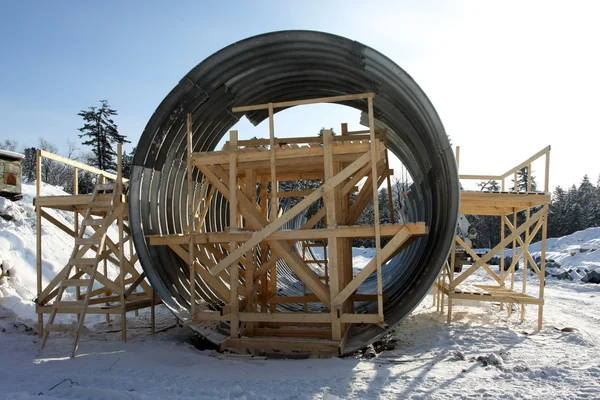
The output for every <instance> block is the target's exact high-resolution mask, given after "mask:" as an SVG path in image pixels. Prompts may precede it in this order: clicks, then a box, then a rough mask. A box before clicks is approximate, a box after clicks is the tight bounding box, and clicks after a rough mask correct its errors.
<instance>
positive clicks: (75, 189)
mask: <svg viewBox="0 0 600 400" xmlns="http://www.w3.org/2000/svg"><path fill="white" fill-rule="evenodd" d="M78 194H79V168H77V167H74V168H73V195H74V196H77V195H78ZM73 232H75V237H74V238H73V242H75V241H76V237H77V235H78V234H79V213H78V212H77V209H75V211H74V212H73ZM82 237H83V236H82ZM75 295H76V298H77V299H79V298H80V296H81V287H80V286H77V287H75ZM77 318H78V320H79V314H77Z"/></svg>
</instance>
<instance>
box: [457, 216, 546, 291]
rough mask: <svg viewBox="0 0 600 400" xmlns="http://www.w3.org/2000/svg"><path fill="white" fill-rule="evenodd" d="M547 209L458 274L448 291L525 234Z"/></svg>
mask: <svg viewBox="0 0 600 400" xmlns="http://www.w3.org/2000/svg"><path fill="white" fill-rule="evenodd" d="M547 209H548V206H547V205H545V206H544V207H542V208H541V209H540V210H539V211H538V212H537V213H535V214H534V215H533V216H532V217H531V218H530V219H529V220H527V221H525V223H524V224H523V225H521V226H519V228H518V229H517V230H516V231H513V232H512V233H511V234H510V235H508V236H507V237H505V238H504V240H503V241H501V242H500V243H498V244H497V245H496V247H494V248H493V249H492V250H490V251H489V252H488V253H486V254H485V255H484V256H483V257H481V258H480V259H479V260H477V262H475V264H473V265H471V266H470V267H469V268H468V269H467V270H466V271H464V272H463V273H462V274H460V276H459V277H458V278H456V279H454V280H453V281H452V284H451V285H450V290H454V289H456V287H457V286H458V285H460V284H461V283H462V282H463V281H464V280H465V279H467V278H468V277H469V276H470V275H471V274H472V273H473V272H475V271H477V269H478V268H480V267H481V266H482V265H483V264H484V263H486V262H488V261H489V260H490V259H491V258H492V257H493V256H494V254H497V253H498V252H499V251H500V250H502V249H503V248H504V247H505V246H506V245H508V244H509V243H510V242H512V241H513V240H515V237H516V236H519V235H521V234H522V233H523V232H525V231H526V230H527V229H529V228H530V227H531V226H532V225H533V224H535V223H536V222H537V221H539V220H540V218H542V215H543V214H544V212H546V210H547Z"/></svg>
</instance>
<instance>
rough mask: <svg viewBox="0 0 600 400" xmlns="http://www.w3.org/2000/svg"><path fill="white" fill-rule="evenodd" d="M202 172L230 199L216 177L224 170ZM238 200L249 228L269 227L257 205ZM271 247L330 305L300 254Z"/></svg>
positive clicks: (215, 168) (287, 247)
mask: <svg viewBox="0 0 600 400" xmlns="http://www.w3.org/2000/svg"><path fill="white" fill-rule="evenodd" d="M200 170H201V171H202V173H203V174H204V176H206V177H207V178H208V179H211V182H212V183H213V184H214V185H216V186H217V190H219V191H220V192H221V194H222V195H223V197H225V198H229V189H228V188H227V187H226V186H225V185H224V184H223V183H222V182H221V181H220V180H219V178H218V177H217V176H216V175H215V172H216V173H218V174H219V175H221V176H223V177H226V175H225V173H224V171H223V170H222V169H220V168H219V167H218V166H213V167H212V168H207V167H204V166H202V167H200ZM213 171H215V172H213ZM238 198H239V200H240V202H241V205H242V206H243V208H244V209H245V210H246V212H247V214H245V217H246V218H247V221H248V223H249V226H250V227H251V228H252V229H255V230H258V229H261V228H262V227H265V226H267V224H268V221H267V220H266V219H265V218H264V217H263V216H262V215H261V213H260V211H258V210H257V209H256V205H255V204H253V203H252V202H250V200H249V199H248V198H247V197H246V196H245V195H244V194H243V193H241V194H240V193H238ZM246 243H248V242H246ZM269 245H270V246H271V249H272V250H273V251H274V252H275V254H276V255H277V256H280V257H282V258H283V259H284V260H285V261H286V262H287V263H288V265H289V266H290V268H292V270H293V271H294V272H295V273H296V275H298V277H299V278H300V279H301V280H302V281H304V282H306V283H307V285H308V286H309V287H310V288H311V290H312V291H313V293H315V294H316V295H317V296H319V298H320V299H321V300H323V302H324V303H325V304H326V305H329V301H330V298H329V293H328V291H327V288H326V287H325V285H323V283H322V282H321V281H320V280H319V278H318V276H317V275H316V274H315V273H314V272H313V271H312V270H310V268H308V266H306V264H304V262H303V261H302V259H301V258H300V257H299V256H298V254H296V252H295V251H294V250H293V249H292V248H291V247H290V245H289V244H287V243H282V242H279V241H273V240H272V241H270V242H269Z"/></svg>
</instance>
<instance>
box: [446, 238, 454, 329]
mask: <svg viewBox="0 0 600 400" xmlns="http://www.w3.org/2000/svg"><path fill="white" fill-rule="evenodd" d="M450 258H451V259H452V260H454V259H456V245H454V246H452V249H451V250H450ZM446 265H447V266H448V287H451V286H452V281H453V280H454V266H452V268H450V265H449V264H448V263H446ZM446 322H447V323H450V322H452V297H450V293H448V319H447V320H446Z"/></svg>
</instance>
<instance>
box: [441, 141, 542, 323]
mask: <svg viewBox="0 0 600 400" xmlns="http://www.w3.org/2000/svg"><path fill="white" fill-rule="evenodd" d="M542 157H545V176H544V190H543V192H537V191H532V180H531V171H532V169H531V166H532V163H533V162H534V161H536V160H538V159H540V158H542ZM456 160H457V164H458V163H459V160H460V148H459V147H457V148H456ZM524 167H527V168H528V171H529V173H528V176H527V178H528V180H527V188H526V190H519V187H518V185H517V173H518V172H519V170H521V169H522V168H524ZM549 174H550V146H547V147H545V148H543V149H542V150H540V151H539V152H537V153H536V154H534V155H533V156H531V157H530V158H528V159H527V160H525V161H523V162H522V163H520V164H519V165H517V166H515V167H514V168H511V169H509V170H508V171H507V172H505V173H504V174H502V175H459V177H460V178H461V179H465V180H483V181H485V180H496V181H498V182H500V183H501V191H500V192H483V191H463V192H461V205H460V213H461V214H465V215H466V214H471V215H488V216H497V217H499V218H500V230H501V232H500V235H501V241H500V243H499V244H498V245H496V246H495V247H494V248H493V249H491V250H490V251H488V252H487V253H486V254H485V255H483V256H479V255H477V254H476V253H475V252H474V251H473V249H472V248H471V247H470V246H468V245H467V243H465V242H464V241H463V240H462V239H461V238H460V237H459V236H458V235H457V236H456V237H455V246H453V248H452V251H451V255H450V258H449V261H448V262H447V263H446V264H445V266H444V269H443V271H442V273H441V275H440V277H439V278H438V280H437V282H436V283H435V285H434V305H436V306H437V309H438V311H440V312H441V313H442V314H443V313H444V297H447V305H448V322H451V320H452V303H453V300H455V299H460V300H475V301H489V302H498V303H501V306H502V307H503V306H504V304H507V305H508V307H507V308H508V313H509V315H510V314H511V313H512V309H513V307H512V305H513V304H520V305H521V321H523V320H524V318H525V305H526V304H533V305H537V306H538V318H537V322H538V329H542V320H543V310H544V284H545V272H546V239H547V230H548V206H549V203H550V197H551V196H550V193H549V177H550V175H549ZM510 177H512V178H513V181H514V185H513V187H511V188H510V189H507V185H506V180H507V179H508V178H510ZM518 213H521V215H524V220H523V221H522V222H521V223H520V224H518V219H517V214H518ZM509 217H511V218H509ZM507 230H508V235H507V234H506V233H507V232H506V231H507ZM540 231H541V255H540V265H539V267H538V265H537V264H536V262H535V260H534V259H533V257H532V256H531V254H530V252H529V245H530V244H531V242H532V240H533V239H534V237H535V236H536V235H537V234H538V232H540ZM511 244H512V261H511V263H510V266H509V267H508V269H506V270H505V261H504V254H505V253H504V250H505V248H506V247H507V246H509V245H511ZM457 247H460V248H463V249H464V250H465V251H466V252H467V253H468V254H469V255H470V256H471V258H472V260H473V264H472V265H471V266H470V267H469V268H467V269H466V270H465V271H463V272H461V273H460V274H455V272H454V271H455V269H454V267H455V259H456V257H455V251H456V248H457ZM517 248H519V251H517ZM497 254H500V263H499V264H500V268H499V273H496V272H494V271H493V270H492V268H491V267H490V265H489V264H488V262H489V261H490V260H491V259H492V258H493V257H495V256H496V255H497ZM521 260H523V265H524V268H523V270H524V271H527V270H528V265H530V266H531V268H532V269H533V271H534V272H535V274H536V275H537V277H538V279H539V292H538V294H537V296H534V295H529V294H527V273H526V272H524V274H523V284H522V286H521V287H520V288H516V287H515V269H516V267H517V265H518V263H519V261H521ZM480 268H484V269H485V271H486V272H487V273H488V274H489V275H490V277H491V278H493V279H494V281H496V284H495V285H481V284H468V283H466V282H465V281H466V280H467V278H469V277H470V276H471V275H473V273H474V272H475V271H477V270H478V269H480ZM508 281H509V282H510V283H508Z"/></svg>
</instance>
